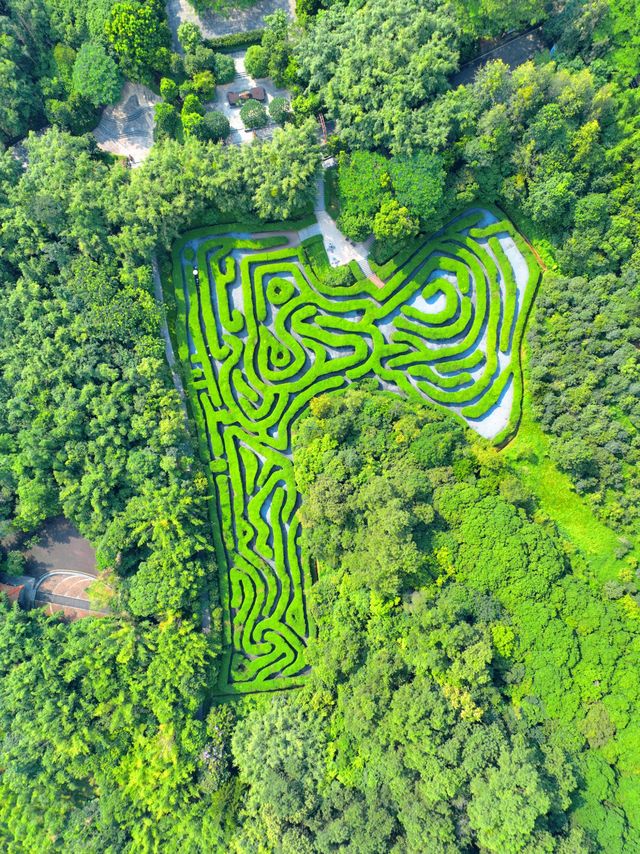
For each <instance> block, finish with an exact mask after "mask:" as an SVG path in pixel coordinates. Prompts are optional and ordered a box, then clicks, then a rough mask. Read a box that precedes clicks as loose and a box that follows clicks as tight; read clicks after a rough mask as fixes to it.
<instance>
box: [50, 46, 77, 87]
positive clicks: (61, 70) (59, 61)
mask: <svg viewBox="0 0 640 854" xmlns="http://www.w3.org/2000/svg"><path fill="white" fill-rule="evenodd" d="M76 56H77V52H76V51H75V50H74V49H73V48H72V47H68V45H64V44H57V45H56V46H55V47H54V49H53V61H54V63H55V72H56V76H57V77H59V79H60V80H61V81H62V83H63V85H64V87H65V89H66V91H67V92H71V88H72V76H73V66H74V63H75V61H76Z"/></svg>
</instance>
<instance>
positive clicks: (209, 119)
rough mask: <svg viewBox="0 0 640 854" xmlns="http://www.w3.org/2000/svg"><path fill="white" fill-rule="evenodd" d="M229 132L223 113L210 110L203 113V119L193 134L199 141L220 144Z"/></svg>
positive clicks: (229, 128) (227, 121) (227, 122)
mask: <svg viewBox="0 0 640 854" xmlns="http://www.w3.org/2000/svg"><path fill="white" fill-rule="evenodd" d="M230 130H231V127H230V125H229V120H228V119H227V117H226V116H225V115H224V113H220V112H219V111H218V110H211V111H210V112H208V113H205V115H204V118H203V119H202V121H201V122H200V123H199V124H198V125H197V126H196V128H195V129H194V131H193V132H194V135H195V136H197V137H198V138H199V139H203V140H210V141H211V142H220V141H221V140H223V139H226V138H227V137H228V136H229V131H230Z"/></svg>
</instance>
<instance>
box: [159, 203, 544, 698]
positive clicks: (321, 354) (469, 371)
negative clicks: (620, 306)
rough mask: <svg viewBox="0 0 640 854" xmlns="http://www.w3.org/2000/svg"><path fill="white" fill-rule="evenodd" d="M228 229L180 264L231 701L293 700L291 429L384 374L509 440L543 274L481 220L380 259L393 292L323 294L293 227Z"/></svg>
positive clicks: (301, 625)
mask: <svg viewBox="0 0 640 854" xmlns="http://www.w3.org/2000/svg"><path fill="white" fill-rule="evenodd" d="M230 228H232V227H230V226H226V227H225V229H226V231H224V230H222V229H220V228H219V227H218V228H208V229H200V230H197V231H194V232H190V233H188V234H186V235H184V237H183V238H181V239H180V240H179V241H178V242H177V244H176V246H175V247H174V252H173V283H174V287H175V294H176V300H177V306H178V316H177V337H178V350H179V355H180V358H181V359H182V361H183V364H184V365H185V366H186V367H187V373H188V382H187V388H188V394H189V398H190V402H191V409H192V413H193V416H194V418H195V419H196V422H197V426H198V433H199V439H200V444H201V453H202V455H203V456H204V458H205V459H206V460H207V462H208V465H209V468H210V472H211V480H212V486H213V488H214V500H213V501H212V530H213V538H214V542H215V547H216V556H217V563H218V568H219V577H220V594H221V601H222V605H223V609H224V631H225V638H224V641H225V653H224V658H223V663H222V666H221V668H220V676H219V691H220V693H221V694H234V693H242V692H250V691H261V690H274V689H281V688H287V687H291V686H294V685H297V684H299V682H300V680H301V679H302V678H303V677H304V674H305V671H306V663H305V648H306V645H307V641H308V638H309V637H310V635H311V632H312V626H311V625H310V622H309V616H308V613H307V609H306V603H305V600H306V596H305V594H306V590H307V589H308V586H309V584H310V583H311V580H312V579H311V571H310V561H309V556H308V555H305V554H304V553H303V552H302V550H301V547H300V524H299V521H298V517H297V512H296V511H297V508H298V506H299V501H300V499H299V495H298V494H297V491H296V487H295V481H294V476H293V464H292V458H291V429H292V425H293V424H294V422H295V420H296V418H297V417H298V416H299V415H300V414H301V413H302V412H303V411H304V410H305V408H306V407H307V406H308V404H309V401H310V400H311V399H312V398H313V397H315V396H317V395H319V394H321V393H323V392H327V391H331V390H335V389H338V388H341V387H343V386H344V385H346V384H347V383H349V382H352V381H354V380H358V379H360V378H363V377H367V376H374V377H377V378H378V380H379V383H380V387H381V388H384V389H387V390H395V391H397V392H399V393H401V394H404V395H406V396H411V397H414V398H420V399H422V400H424V401H426V402H429V403H432V404H434V405H436V406H439V407H442V408H444V409H447V410H448V411H450V412H452V413H453V414H454V415H455V417H457V418H461V419H464V420H465V421H466V422H467V423H468V424H469V425H470V426H472V427H473V428H474V429H476V430H477V431H478V432H479V433H481V434H482V435H484V436H486V437H487V438H491V439H494V440H495V441H500V440H501V439H502V438H504V437H505V436H507V435H508V434H509V432H510V431H512V430H513V428H514V420H515V419H517V415H518V413H519V409H520V399H521V394H522V380H521V375H520V364H519V351H520V343H521V339H522V335H523V331H524V324H525V321H526V317H527V313H528V310H529V308H530V305H531V302H532V300H533V297H534V293H535V288H536V285H537V281H538V276H539V270H538V267H537V265H536V263H535V259H534V257H533V254H532V252H531V250H530V249H529V247H528V246H527V244H526V242H525V241H524V239H523V238H522V237H521V235H519V234H518V233H517V232H516V231H515V229H514V228H513V226H512V225H511V223H510V222H509V221H507V220H505V219H501V218H499V216H498V215H497V213H493V212H490V211H488V210H485V209H475V210H471V211H469V212H468V213H466V214H465V215H463V216H462V217H460V218H458V219H457V220H455V221H454V222H452V223H451V224H450V225H449V226H448V227H447V228H445V229H443V230H442V232H440V233H438V234H437V235H436V236H435V237H434V238H432V239H430V240H426V239H424V238H422V239H419V240H416V241H415V242H414V243H413V244H412V245H411V246H410V247H409V248H407V249H406V250H405V251H403V253H402V254H401V255H399V256H397V257H396V258H393V259H391V261H389V262H388V263H387V264H384V265H382V266H376V265H373V264H372V267H373V269H374V272H375V273H376V275H377V276H378V277H379V280H381V281H382V283H383V286H382V287H381V288H380V287H379V284H378V285H376V284H374V283H373V282H371V281H369V280H368V279H361V280H359V281H357V282H356V283H355V284H353V285H350V286H348V287H342V288H334V287H331V286H328V285H326V284H324V283H323V282H322V281H321V279H320V278H319V277H318V276H317V275H316V272H314V269H313V267H312V265H311V263H310V262H309V259H310V258H311V257H316V258H317V255H316V254H313V255H312V253H310V252H309V251H308V250H309V249H310V246H309V242H308V241H303V242H302V243H301V242H300V240H299V236H298V235H297V233H295V232H293V233H292V232H290V231H287V232H284V231H283V232H280V233H278V232H271V233H260V234H248V233H243V232H240V231H230ZM315 239H316V240H317V239H319V238H315ZM312 241H313V238H312Z"/></svg>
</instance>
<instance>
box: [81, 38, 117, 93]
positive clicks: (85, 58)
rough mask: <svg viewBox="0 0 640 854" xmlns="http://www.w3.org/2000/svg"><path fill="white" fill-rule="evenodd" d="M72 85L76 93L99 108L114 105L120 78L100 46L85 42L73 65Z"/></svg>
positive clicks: (110, 59)
mask: <svg viewBox="0 0 640 854" xmlns="http://www.w3.org/2000/svg"><path fill="white" fill-rule="evenodd" d="M72 84H73V89H74V90H75V91H76V92H79V93H80V95H83V96H84V97H85V98H87V99H88V100H89V101H91V103H92V104H93V105H94V106H96V107H99V106H104V105H105V104H115V102H116V101H117V100H118V98H119V96H120V90H121V89H122V77H121V75H120V72H119V71H118V66H117V65H116V63H115V61H114V59H113V58H112V57H111V56H109V54H107V53H106V51H105V49H104V48H103V47H102V45H100V44H94V43H92V42H86V43H85V44H83V45H82V47H81V48H80V50H79V51H78V55H77V57H76V60H75V63H74V65H73V77H72Z"/></svg>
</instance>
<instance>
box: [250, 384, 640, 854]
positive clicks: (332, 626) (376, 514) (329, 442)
mask: <svg viewBox="0 0 640 854" xmlns="http://www.w3.org/2000/svg"><path fill="white" fill-rule="evenodd" d="M295 442H296V444H295V449H296V450H295V456H294V459H295V472H296V480H297V483H298V485H299V488H300V489H301V491H302V493H303V504H302V508H301V512H302V514H303V525H304V527H303V531H304V537H303V544H304V545H306V546H307V547H308V548H309V549H310V550H311V551H312V552H313V554H314V555H316V556H317V558H318V560H319V567H318V575H319V581H318V583H317V585H316V586H315V587H314V590H313V596H312V600H311V612H312V614H313V616H314V618H315V621H316V623H317V626H318V637H317V639H316V640H315V641H314V643H313V644H312V645H311V648H310V650H309V654H308V655H309V661H310V663H311V664H312V673H311V675H310V679H309V685H308V689H306V690H308V691H309V692H310V693H311V696H310V697H309V699H308V700H307V703H306V706H305V707H306V708H308V709H309V710H311V719H310V720H309V721H308V723H307V727H308V729H309V730H310V732H309V734H308V736H307V739H308V740H309V741H311V742H313V741H314V740H315V739H317V738H318V735H320V736H322V735H323V734H324V733H326V734H327V737H329V738H330V739H333V740H332V742H331V750H330V751H329V756H330V759H329V763H328V765H329V768H330V776H331V778H332V779H333V780H337V781H338V782H339V783H340V784H342V785H344V786H345V787H348V792H344V793H343V795H342V809H343V810H345V809H346V804H347V803H349V804H350V805H352V806H351V808H352V809H354V810H356V807H355V803H357V799H358V795H359V794H360V793H361V792H362V793H363V794H364V793H366V791H367V787H368V786H369V784H370V780H371V777H372V775H375V778H376V780H377V781H378V786H379V787H380V788H379V791H384V792H385V793H386V794H385V796H384V797H381V798H378V799H377V803H378V804H379V805H380V806H381V807H382V808H383V809H384V810H385V811H386V816H387V820H386V822H385V821H381V822H380V823H379V824H378V825H376V830H375V831H374V830H373V828H372V826H371V825H367V824H366V822H365V826H367V827H368V829H369V831H370V832H371V833H375V836H374V837H373V838H374V839H375V845H376V847H375V849H374V850H385V848H388V847H389V843H388V839H389V835H393V837H394V839H395V840H396V841H397V840H398V839H399V837H402V838H406V847H407V849H408V850H423V849H424V850H433V849H434V848H435V850H437V844H442V843H443V840H446V843H447V845H448V846H449V848H448V849H445V850H451V851H458V850H461V849H462V850H464V849H465V847H466V846H468V845H471V846H472V847H473V844H474V843H475V845H477V846H478V847H482V850H487V851H492V852H496V854H497V852H501V851H512V852H518V851H526V850H533V851H550V852H552V851H562V852H564V851H574V850H575V851H591V850H616V851H617V850H625V847H626V846H628V845H630V844H631V845H633V842H632V840H633V839H634V837H635V833H636V830H635V827H636V825H637V822H636V818H635V813H634V809H633V806H634V805H635V803H636V799H637V797H638V784H637V769H638V767H640V755H639V754H638V751H637V750H636V749H635V747H632V745H635V743H636V741H637V739H638V725H637V720H636V719H635V717H634V716H633V714H632V713H631V709H632V708H633V704H634V702H635V700H634V697H635V689H632V690H631V692H630V691H629V683H628V681H627V678H628V674H629V672H630V671H629V668H631V669H633V661H634V659H635V657H636V656H637V650H638V644H639V643H640V633H639V630H638V623H637V621H629V620H628V619H627V618H626V617H625V615H624V611H623V610H622V609H621V608H620V606H619V605H612V604H611V603H607V602H605V601H603V598H602V596H601V592H600V590H599V589H598V588H597V587H596V586H594V585H592V584H590V583H589V582H588V581H585V580H584V579H582V578H581V577H580V575H581V572H582V569H581V566H580V561H579V560H576V568H577V573H576V574H574V573H572V572H571V567H570V565H569V564H568V562H567V560H566V555H565V550H564V546H565V544H564V543H562V542H560V541H559V540H558V538H557V535H556V533H555V531H554V529H553V528H552V527H548V526H543V525H541V524H540V523H539V522H537V521H534V520H535V519H536V517H537V513H536V511H535V507H531V508H530V509H529V510H525V509H523V508H520V509H518V508H517V507H514V506H513V505H512V504H511V503H510V502H509V501H506V500H505V499H504V498H502V497H501V493H502V491H503V490H502V483H503V482H504V480H505V479H508V478H509V477H511V476H512V475H511V474H510V473H509V471H508V469H506V468H505V467H504V465H503V463H502V462H501V458H500V457H499V456H498V455H497V454H496V453H495V452H492V451H490V450H488V449H487V448H484V447H482V446H481V445H479V444H478V443H477V441H476V442H474V441H472V439H471V436H470V435H469V434H467V435H466V436H464V434H463V432H462V431H461V429H460V427H459V426H458V425H456V424H455V423H452V422H451V421H450V420H449V419H442V418H439V417H438V416H437V414H434V413H433V412H430V411H428V410H426V409H425V408H423V407H414V406H411V405H410V404H406V403H400V402H399V401H397V399H394V398H392V397H391V396H389V395H380V394H376V395H372V394H370V393H365V392H364V390H357V389H349V390H347V391H346V392H345V393H343V394H340V395H332V396H327V397H325V398H321V399H319V400H317V401H316V402H315V403H314V405H313V407H312V409H311V413H310V415H309V416H308V417H307V418H305V419H302V420H301V421H300V422H299V424H298V427H297V431H296V435H295ZM402 514H404V515H405V518H406V519H407V520H408V526H407V523H406V522H405V524H404V526H403V525H402V524H398V523H395V524H394V523H390V524H388V525H387V519H388V518H392V517H393V516H399V515H402ZM396 531H398V532H399V533H398V536H397V539H396V536H395V532H396ZM400 547H401V548H402V551H398V549H399V548H400ZM398 555H401V556H402V557H401V558H399V557H398ZM378 556H379V558H378ZM434 577H435V578H437V583H436V584H433V579H434ZM470 612H473V613H474V616H471V613H470ZM465 613H466V616H465ZM443 620H444V621H445V622H444V623H443ZM444 625H446V626H447V627H448V628H444ZM605 648H606V649H607V650H608V652H607V653H605ZM605 660H606V661H607V662H608V664H607V665H605V664H604V662H605ZM614 662H615V664H614ZM407 668H408V669H407ZM413 668H415V669H416V670H415V675H414V672H413ZM596 672H597V673H598V676H597V677H595V676H594V674H595V673H596ZM605 673H606V674H607V676H605ZM405 680H406V682H405ZM496 680H497V681H496ZM601 680H602V681H601ZM496 689H497V691H496ZM440 693H441V698H439V697H438V695H439V694H440ZM442 701H443V702H444V706H441V705H440V704H441V702H442ZM503 702H506V704H507V705H506V706H502V703H503ZM512 703H513V704H515V706H516V709H517V713H518V714H517V721H518V723H516V719H514V718H512V717H511V709H510V707H511V704H512ZM444 709H446V710H447V711H446V712H445V711H444ZM489 709H491V711H489ZM501 710H502V711H501ZM501 714H505V715H506V718H507V719H509V720H510V721H511V722H510V724H509V725H508V727H507V729H508V730H509V732H510V736H509V738H508V739H505V738H504V732H505V731H504V730H503V729H502V725H501V724H500V717H501ZM323 716H326V719H327V723H326V725H325V724H323V723H322V718H323ZM318 718H320V722H318ZM436 721H437V725H434V723H435V722H436ZM530 726H532V727H534V729H535V731H536V733H537V734H536V736H535V737H534V738H531V735H532V734H533V731H534V730H530V729H529V727H530ZM619 727H622V731H621V730H620V729H619ZM335 733H338V734H339V736H338V737H336V736H334V735H333V734H335ZM585 735H586V736H587V738H588V741H585ZM278 744H280V745H281V744H282V741H281V740H277V741H276V745H275V746H274V748H273V749H274V751H278V750H280V749H281V748H280V747H279V746H278ZM454 748H455V750H454ZM451 750H454V753H451V752H450V751H451ZM576 751H577V752H576ZM567 752H569V753H573V754H574V755H573V756H571V755H569V756H568V755H567ZM452 756H455V759H453V761H451V759H452ZM270 761H271V760H270V758H267V760H266V763H265V764H268V763H269V762H270ZM239 762H240V767H241V769H242V770H241V773H243V774H249V775H250V774H251V772H250V771H249V770H248V769H246V768H245V766H244V765H243V763H242V759H241V758H239ZM617 774H620V775H621V777H620V786H618V778H617ZM335 785H336V786H337V783H336V784H335ZM387 786H388V788H387ZM407 791H410V792H411V799H410V800H409V801H407V797H406V793H407ZM332 797H333V793H329V792H327V791H326V790H324V789H323V798H324V799H325V801H324V806H323V809H324V810H326V812H324V816H325V821H326V815H327V812H328V809H327V803H326V802H327V800H328V801H331V800H332ZM396 799H397V800H396ZM306 802H307V804H309V805H310V808H309V812H301V813H300V814H299V818H298V819H297V821H298V822H300V824H302V825H303V826H304V827H306V828H314V827H315V825H314V821H315V820H317V816H318V813H317V812H315V809H316V807H315V803H314V801H313V799H310V798H308V799H307V801H306ZM408 803H410V804H411V806H408ZM623 804H624V805H627V804H628V806H626V815H625V813H624V812H623V810H622V809H621V807H622V806H623ZM251 808H252V810H253V811H254V813H255V815H256V820H257V821H258V822H259V826H264V823H263V822H266V823H267V826H269V825H268V818H267V817H268V814H269V809H270V807H269V804H267V807H266V809H264V812H262V811H261V807H260V805H259V804H258V803H253V804H252V807H251ZM458 811H461V813H462V816H463V818H462V820H461V814H460V812H458ZM329 814H330V813H329ZM361 824H362V823H361V821H359V820H355V819H354V820H353V821H352V822H350V823H349V826H350V833H352V834H355V833H358V832H359V828H360V827H361ZM324 826H325V825H324V823H323V827H324ZM570 827H571V828H572V829H571V830H570V829H569V828H570ZM462 828H466V830H464V831H463V830H462ZM316 832H317V831H315V830H311V834H312V836H313V838H314V840H317V838H318V837H316V836H315V833H316ZM461 832H462V833H467V832H470V833H471V838H469V837H468V836H464V838H461V837H460V836H458V835H457V834H459V833H461ZM587 834H588V835H587ZM434 840H439V842H438V843H437V844H436V842H435V841H434ZM318 847H319V850H323V849H322V844H321V843H320V844H319V846H318Z"/></svg>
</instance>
